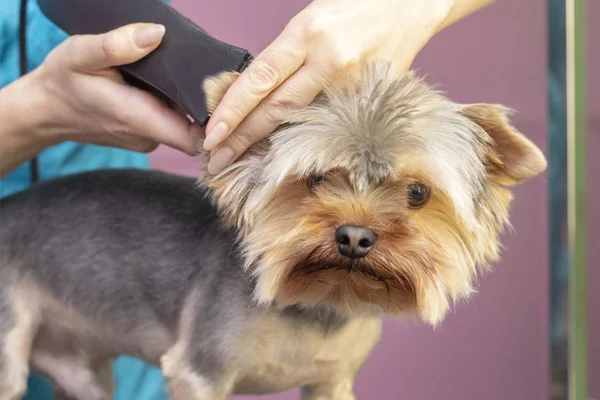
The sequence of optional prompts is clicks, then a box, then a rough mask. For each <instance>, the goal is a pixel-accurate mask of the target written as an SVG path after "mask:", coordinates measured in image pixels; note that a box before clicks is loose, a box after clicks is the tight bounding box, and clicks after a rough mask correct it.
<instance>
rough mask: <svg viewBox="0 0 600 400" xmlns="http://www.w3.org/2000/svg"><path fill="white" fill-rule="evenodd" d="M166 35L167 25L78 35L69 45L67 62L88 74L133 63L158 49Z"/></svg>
mask: <svg viewBox="0 0 600 400" xmlns="http://www.w3.org/2000/svg"><path fill="white" fill-rule="evenodd" d="M164 34H165V27H164V26H163V25H157V24H144V23H138V24H131V25H126V26H123V27H120V28H117V29H115V30H112V31H110V32H107V33H103V34H100V35H80V36H74V37H72V38H70V39H69V40H70V43H69V45H68V46H65V49H64V52H65V54H67V55H68V57H65V59H66V60H70V65H69V66H70V67H71V68H72V69H73V70H76V71H85V72H93V71H98V70H101V69H105V68H109V67H115V66H119V65H125V64H130V63H133V62H135V61H137V60H139V59H141V58H143V57H145V56H146V55H148V54H149V53H151V52H152V51H153V50H154V49H156V48H157V47H158V45H159V44H160V43H161V41H162V38H163V36H164Z"/></svg>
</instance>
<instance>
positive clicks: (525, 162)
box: [462, 104, 547, 185]
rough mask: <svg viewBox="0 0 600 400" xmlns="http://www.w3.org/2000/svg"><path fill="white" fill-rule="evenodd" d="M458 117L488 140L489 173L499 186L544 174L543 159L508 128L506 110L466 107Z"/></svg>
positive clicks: (489, 106)
mask: <svg viewBox="0 0 600 400" xmlns="http://www.w3.org/2000/svg"><path fill="white" fill-rule="evenodd" d="M462 113H463V115H464V116H466V117H467V118H469V119H470V120H471V121H473V122H475V123H476V124H477V125H479V127H481V128H482V129H483V130H484V131H485V132H486V133H487V134H488V135H489V136H490V137H491V138H492V141H493V148H492V149H491V151H490V154H488V161H489V163H490V167H491V170H490V173H491V174H493V175H495V176H496V178H498V179H500V180H501V181H502V182H500V183H503V184H509V185H510V184H515V183H520V182H523V181H525V180H527V179H530V178H533V177H534V176H536V175H538V174H540V173H542V172H544V170H545V169H546V167H547V161H546V157H544V154H543V153H542V151H541V150H540V149H539V148H538V147H537V146H536V145H535V144H534V143H533V142H532V141H531V140H529V139H528V138H527V137H525V135H523V134H522V133H521V132H519V131H518V130H517V129H516V128H515V127H514V126H512V125H511V124H510V121H509V119H508V115H509V114H510V110H509V109H508V108H506V107H504V106H502V105H497V104H469V105H466V106H464V108H463V109H462Z"/></svg>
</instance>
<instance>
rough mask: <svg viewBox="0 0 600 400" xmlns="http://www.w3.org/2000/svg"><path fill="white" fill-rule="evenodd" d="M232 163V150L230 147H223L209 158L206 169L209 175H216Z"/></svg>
mask: <svg viewBox="0 0 600 400" xmlns="http://www.w3.org/2000/svg"><path fill="white" fill-rule="evenodd" d="M232 161H233V150H232V149H231V148H230V147H223V148H221V149H219V150H218V151H217V152H216V153H215V155H214V157H211V158H210V161H209V163H208V166H207V167H206V169H207V171H208V173H209V174H211V175H216V174H218V173H219V172H221V171H222V170H223V169H224V168H226V167H228V166H229V164H231V162H232Z"/></svg>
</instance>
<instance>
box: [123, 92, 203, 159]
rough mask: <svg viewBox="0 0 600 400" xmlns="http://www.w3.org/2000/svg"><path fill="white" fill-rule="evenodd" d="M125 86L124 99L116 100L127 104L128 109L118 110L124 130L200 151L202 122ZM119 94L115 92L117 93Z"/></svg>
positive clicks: (181, 147)
mask: <svg viewBox="0 0 600 400" xmlns="http://www.w3.org/2000/svg"><path fill="white" fill-rule="evenodd" d="M122 89H123V92H122V93H119V94H118V95H119V96H120V97H121V98H122V100H123V101H122V102H119V103H115V104H127V105H128V106H127V110H120V111H119V110H114V112H115V113H116V115H118V116H119V117H118V119H119V120H120V121H121V123H122V125H123V128H121V129H122V130H125V131H127V132H129V133H132V134H133V135H135V136H141V137H144V138H146V139H148V140H150V141H152V142H157V143H162V144H165V145H167V146H169V147H173V148H175V149H178V150H181V151H183V152H184V153H187V154H189V155H195V154H196V153H197V150H198V143H199V141H200V139H201V137H202V136H203V135H204V129H203V128H202V127H200V125H198V124H196V123H191V122H190V121H189V120H188V119H187V118H186V117H185V116H183V115H181V114H180V113H178V112H177V111H175V110H172V109H170V108H169V107H168V106H167V105H165V104H164V103H163V102H161V101H160V100H159V99H157V98H156V97H154V96H152V95H151V94H149V93H147V92H145V91H143V90H140V89H137V88H134V87H129V86H125V85H123V87H122ZM116 95H117V93H114V92H113V96H116Z"/></svg>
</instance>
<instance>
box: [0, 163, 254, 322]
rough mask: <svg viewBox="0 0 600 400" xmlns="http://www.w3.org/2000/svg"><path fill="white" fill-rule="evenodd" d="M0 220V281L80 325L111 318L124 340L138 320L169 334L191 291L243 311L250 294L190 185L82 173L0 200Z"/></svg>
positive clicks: (128, 173)
mask: <svg viewBox="0 0 600 400" xmlns="http://www.w3.org/2000/svg"><path fill="white" fill-rule="evenodd" d="M0 218H1V221H2V222H1V223H2V228H1V229H0V243H1V246H2V248H1V256H0V257H1V258H0V264H1V265H2V271H1V272H0V276H1V277H2V281H4V279H7V278H9V276H10V277H12V278H15V277H21V276H28V277H30V278H32V279H33V280H34V281H37V282H39V283H40V284H41V286H42V287H45V288H47V289H49V290H52V291H53V292H52V295H54V296H56V298H58V299H60V301H62V302H64V303H65V304H69V305H71V306H73V307H75V308H76V309H77V310H78V311H79V312H81V313H82V314H83V315H86V316H91V315H94V316H96V317H97V318H99V319H101V320H102V319H104V318H111V319H113V320H114V319H115V318H116V319H117V320H118V325H119V327H120V328H121V329H123V330H126V331H130V330H133V328H134V327H133V325H134V324H135V323H136V321H144V320H147V317H148V315H140V314H143V313H147V314H153V317H154V318H155V319H156V320H158V321H160V322H161V323H163V324H166V325H167V326H173V324H175V323H176V322H177V320H178V317H179V315H178V313H179V312H180V311H181V309H182V302H183V300H184V296H185V295H186V294H187V293H188V291H189V290H190V288H191V285H192V283H193V282H202V281H205V282H211V284H210V286H209V287H207V290H210V293H207V294H206V295H207V296H208V297H210V298H211V301H208V302H206V304H207V305H210V304H216V303H219V304H221V306H222V305H223V303H227V302H230V301H245V299H246V298H245V296H244V295H245V294H248V296H249V293H250V290H251V288H250V286H249V284H248V282H247V281H246V279H245V277H244V276H243V275H242V269H241V268H240V266H239V265H240V260H239V258H238V256H237V252H236V250H237V249H236V247H235V246H234V245H233V244H232V243H233V239H234V234H233V233H232V232H229V231H226V230H224V229H223V228H222V227H221V225H220V223H219V219H218V216H217V214H216V212H215V210H214V209H213V207H212V206H211V205H210V204H209V203H208V202H207V201H206V200H205V199H204V198H203V196H202V193H201V192H200V191H199V190H198V189H197V187H196V183H195V181H194V180H193V179H189V178H186V177H179V176H173V175H169V174H165V173H162V172H158V171H143V170H133V169H131V170H121V171H114V170H104V171H94V172H87V173H84V174H79V175H74V176H69V177H64V178H59V179H57V180H56V181H53V182H51V183H50V182H48V183H42V184H40V185H38V186H35V187H33V188H32V189H30V190H28V191H25V192H22V193H18V194H16V195H13V196H11V197H8V198H6V199H3V200H2V201H1V202H0ZM40 249H41V250H42V251H40ZM23 254H27V255H28V259H27V260H23V259H22V255H23ZM215 264H218V265H219V268H218V269H217V268H214V265H215ZM211 266H212V268H211ZM15 275H16V276H15ZM65 280H66V281H65ZM232 286H235V287H232ZM242 287H244V288H245V289H244V290H241V288H242ZM233 293H235V294H238V296H241V297H240V298H238V299H233V298H232V294H233ZM82 294H83V295H82ZM140 305H143V306H145V307H144V308H143V309H140ZM211 315H212V314H211V312H210V310H206V316H207V318H210V316H211ZM115 322H117V321H115Z"/></svg>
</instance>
